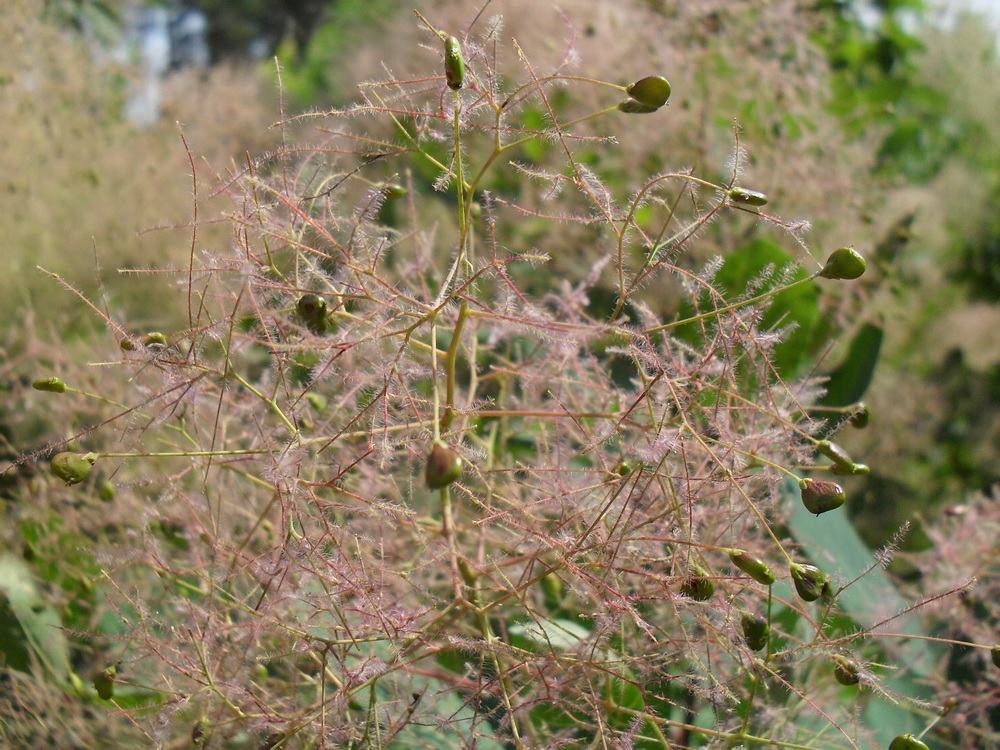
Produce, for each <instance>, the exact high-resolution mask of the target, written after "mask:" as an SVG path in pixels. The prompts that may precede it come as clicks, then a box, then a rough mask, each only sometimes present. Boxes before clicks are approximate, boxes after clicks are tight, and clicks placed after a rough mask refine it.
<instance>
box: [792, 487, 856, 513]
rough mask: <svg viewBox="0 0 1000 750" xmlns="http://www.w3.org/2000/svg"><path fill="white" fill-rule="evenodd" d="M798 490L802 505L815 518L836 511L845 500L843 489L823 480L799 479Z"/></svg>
mask: <svg viewBox="0 0 1000 750" xmlns="http://www.w3.org/2000/svg"><path fill="white" fill-rule="evenodd" d="M799 489H800V490H801V491H802V504H803V505H804V506H806V510H808V511H809V512H810V513H815V514H816V515H817V516H818V515H819V514H820V513H826V512H827V511H828V510H836V509H837V508H839V507H840V506H841V505H843V504H844V501H845V500H846V499H847V495H845V494H844V488H843V487H841V486H840V485H839V484H837V483H836V482H828V481H826V480H824V479H800V480H799Z"/></svg>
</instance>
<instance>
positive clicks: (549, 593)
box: [542, 573, 565, 608]
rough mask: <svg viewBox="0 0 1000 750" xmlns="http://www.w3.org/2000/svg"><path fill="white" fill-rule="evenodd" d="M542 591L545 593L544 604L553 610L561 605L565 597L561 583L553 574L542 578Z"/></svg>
mask: <svg viewBox="0 0 1000 750" xmlns="http://www.w3.org/2000/svg"><path fill="white" fill-rule="evenodd" d="M542 591H544V592H545V602H546V604H547V605H548V606H549V607H552V608H555V607H558V606H560V605H561V604H562V601H563V596H564V595H565V591H564V588H563V582H562V579H561V578H560V577H559V576H558V575H556V574H555V573H549V574H548V575H547V576H545V577H544V578H542Z"/></svg>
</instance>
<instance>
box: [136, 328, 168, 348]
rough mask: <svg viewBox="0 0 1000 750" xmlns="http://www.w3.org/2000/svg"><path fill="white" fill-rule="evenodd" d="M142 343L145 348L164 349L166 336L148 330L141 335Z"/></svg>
mask: <svg viewBox="0 0 1000 750" xmlns="http://www.w3.org/2000/svg"><path fill="white" fill-rule="evenodd" d="M142 345H143V346H144V347H146V348H147V349H166V348H167V337H166V336H164V335H163V334H162V333H160V332H159V331H150V332H149V333H147V334H146V335H145V336H143V337H142Z"/></svg>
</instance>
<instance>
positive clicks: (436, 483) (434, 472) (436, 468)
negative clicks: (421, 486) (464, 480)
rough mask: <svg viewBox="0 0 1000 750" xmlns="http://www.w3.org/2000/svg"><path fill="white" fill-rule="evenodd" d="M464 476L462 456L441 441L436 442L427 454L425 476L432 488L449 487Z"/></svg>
mask: <svg viewBox="0 0 1000 750" xmlns="http://www.w3.org/2000/svg"><path fill="white" fill-rule="evenodd" d="M460 476H462V457H461V456H460V455H458V454H457V453H456V452H455V451H453V450H452V449H451V448H449V447H448V446H447V445H445V444H444V443H441V442H437V443H434V447H432V448H431V452H430V453H429V454H427V469H426V472H425V478H426V480H427V486H428V487H430V488H431V489H432V490H439V489H441V488H442V487H447V486H448V485H449V484H451V483H452V482H454V481H455V480H456V479H458V478H459V477H460Z"/></svg>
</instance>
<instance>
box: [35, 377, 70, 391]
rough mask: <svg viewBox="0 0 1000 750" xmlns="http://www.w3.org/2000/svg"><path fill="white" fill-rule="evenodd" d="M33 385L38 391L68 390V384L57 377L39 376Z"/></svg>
mask: <svg viewBox="0 0 1000 750" xmlns="http://www.w3.org/2000/svg"><path fill="white" fill-rule="evenodd" d="M31 387H32V388H34V389H35V390H36V391H46V392H48V393H65V392H66V384H65V383H64V382H63V381H62V380H60V379H59V378H56V377H51V378H39V379H38V380H36V381H35V382H34V383H32V384H31Z"/></svg>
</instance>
